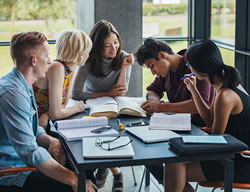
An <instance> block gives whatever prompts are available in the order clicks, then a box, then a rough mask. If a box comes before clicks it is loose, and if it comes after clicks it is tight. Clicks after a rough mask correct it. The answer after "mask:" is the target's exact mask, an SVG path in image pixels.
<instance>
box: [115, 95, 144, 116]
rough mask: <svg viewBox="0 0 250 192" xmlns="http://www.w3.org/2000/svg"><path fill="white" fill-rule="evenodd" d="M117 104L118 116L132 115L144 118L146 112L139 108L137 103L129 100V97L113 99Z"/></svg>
mask: <svg viewBox="0 0 250 192" xmlns="http://www.w3.org/2000/svg"><path fill="white" fill-rule="evenodd" d="M115 100H116V102H117V103H118V111H119V113H120V114H127V115H134V116H140V117H146V116H147V115H146V112H145V111H144V110H143V109H142V108H141V106H140V105H139V104H138V103H135V102H133V101H131V100H130V98H129V97H122V96H120V97H115Z"/></svg>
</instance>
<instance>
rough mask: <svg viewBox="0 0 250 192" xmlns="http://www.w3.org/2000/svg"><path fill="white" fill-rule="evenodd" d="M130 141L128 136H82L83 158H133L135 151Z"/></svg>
mask: <svg viewBox="0 0 250 192" xmlns="http://www.w3.org/2000/svg"><path fill="white" fill-rule="evenodd" d="M131 142H132V140H130V139H129V137H128V136H121V137H97V138H94V137H88V138H83V139H82V150H83V157H84V158H85V159H109V158H133V157H134V155H135V153H134V150H133V147H132V144H131ZM98 143H99V144H100V143H101V145H98ZM108 149H110V150H108Z"/></svg>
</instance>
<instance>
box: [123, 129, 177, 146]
mask: <svg viewBox="0 0 250 192" xmlns="http://www.w3.org/2000/svg"><path fill="white" fill-rule="evenodd" d="M126 130H127V132H129V133H130V134H132V135H134V136H135V137H137V138H139V139H140V140H141V141H143V142H144V143H157V142H163V141H168V140H169V139H171V138H175V137H181V136H180V135H179V134H177V133H175V132H173V131H170V130H152V129H149V126H138V127H130V128H128V127H126Z"/></svg>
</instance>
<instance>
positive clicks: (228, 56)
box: [219, 48, 235, 67]
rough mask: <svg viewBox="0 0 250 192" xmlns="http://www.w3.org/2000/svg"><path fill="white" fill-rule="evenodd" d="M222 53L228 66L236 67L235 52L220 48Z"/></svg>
mask: <svg viewBox="0 0 250 192" xmlns="http://www.w3.org/2000/svg"><path fill="white" fill-rule="evenodd" d="M219 49H220V52H221V56H222V59H223V61H224V63H225V64H226V65H230V66H232V67H234V57H235V54H234V51H231V50H228V49H224V48H219Z"/></svg>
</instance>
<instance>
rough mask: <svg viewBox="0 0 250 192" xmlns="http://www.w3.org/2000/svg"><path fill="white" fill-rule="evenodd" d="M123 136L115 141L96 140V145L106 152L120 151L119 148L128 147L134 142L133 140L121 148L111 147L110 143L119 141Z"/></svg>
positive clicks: (120, 146)
mask: <svg viewBox="0 0 250 192" xmlns="http://www.w3.org/2000/svg"><path fill="white" fill-rule="evenodd" d="M120 137H121V136H117V137H116V138H114V139H111V140H104V141H101V139H100V138H99V137H97V138H96V140H95V145H96V146H97V147H99V148H101V149H103V150H106V151H112V150H115V149H119V148H122V147H126V146H127V145H128V144H129V143H131V142H132V141H133V140H132V139H131V140H130V141H129V142H128V143H125V144H123V145H119V146H115V147H110V143H112V142H114V141H116V140H117V139H119V138H120Z"/></svg>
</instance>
